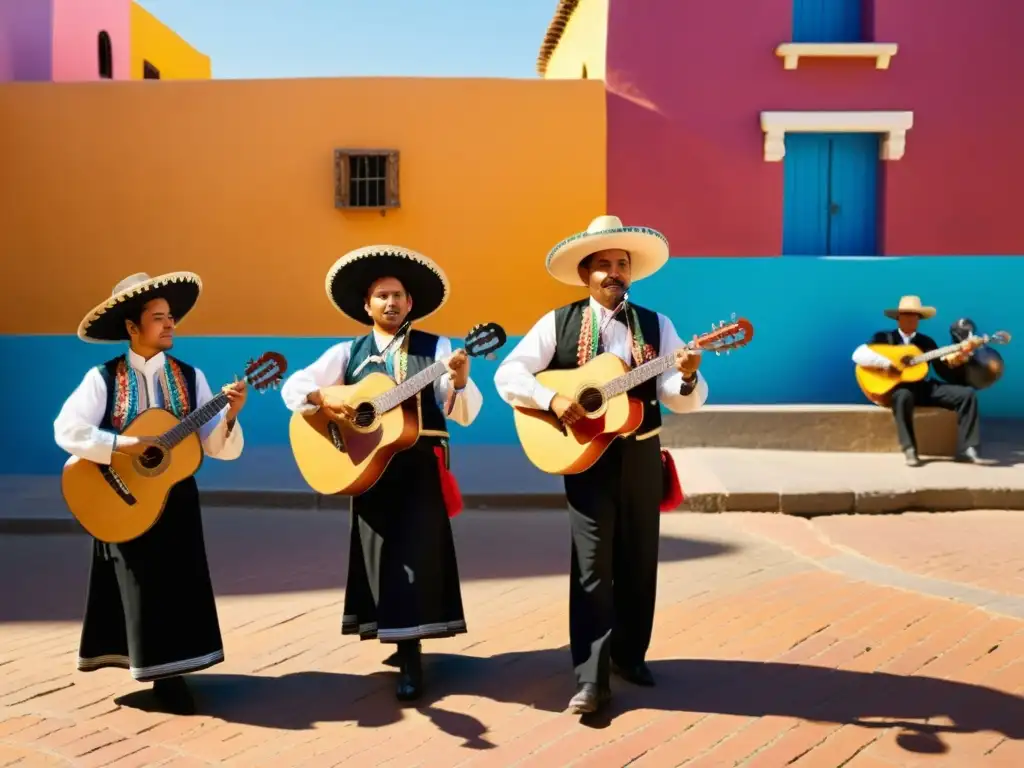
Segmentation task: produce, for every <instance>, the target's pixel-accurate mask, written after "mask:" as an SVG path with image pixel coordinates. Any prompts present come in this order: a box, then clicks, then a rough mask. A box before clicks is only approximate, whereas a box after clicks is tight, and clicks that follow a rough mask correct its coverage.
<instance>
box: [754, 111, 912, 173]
mask: <svg viewBox="0 0 1024 768" xmlns="http://www.w3.org/2000/svg"><path fill="white" fill-rule="evenodd" d="M913 125H914V113H913V112H762V113H761V130H762V131H764V159H765V162H768V163H777V162H779V161H780V160H782V158H784V157H785V156H786V134H787V133H881V134H883V138H882V142H881V144H882V146H881V152H880V157H881V158H882V159H883V160H899V159H900V158H902V157H903V153H904V151H905V150H906V143H907V131H908V130H910V128H911V127H912V126H913Z"/></svg>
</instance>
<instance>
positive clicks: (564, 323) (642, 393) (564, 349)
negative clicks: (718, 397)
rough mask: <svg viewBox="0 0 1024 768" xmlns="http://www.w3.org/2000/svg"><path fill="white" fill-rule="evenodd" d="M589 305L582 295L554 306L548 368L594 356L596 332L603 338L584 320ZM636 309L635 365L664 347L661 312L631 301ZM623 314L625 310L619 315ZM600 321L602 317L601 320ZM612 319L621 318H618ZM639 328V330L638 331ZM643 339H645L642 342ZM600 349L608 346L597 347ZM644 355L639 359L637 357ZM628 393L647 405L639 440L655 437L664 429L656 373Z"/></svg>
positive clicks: (630, 307) (574, 365)
mask: <svg viewBox="0 0 1024 768" xmlns="http://www.w3.org/2000/svg"><path fill="white" fill-rule="evenodd" d="M589 307H590V299H589V298H586V299H582V300H580V301H575V302H573V303H572V304H567V305H566V306H564V307H560V308H558V309H556V310H555V339H556V344H555V354H554V357H552V359H551V364H550V365H549V366H548V368H549V369H559V370H561V369H566V368H578V367H579V366H580V365H581V364H583V363H586V362H588V361H589V360H590V359H592V357H593V352H594V350H593V344H592V340H593V336H592V334H594V335H597V337H598V339H599V338H600V336H599V333H598V330H597V329H595V328H594V327H593V326H589V325H588V326H585V325H584V320H587V319H589V318H590V317H591V314H592V313H590V312H587V309H588V308H589ZM628 310H631V311H632V312H633V313H635V314H632V315H631V316H630V318H629V320H630V324H631V326H632V325H634V318H635V320H636V321H637V322H636V323H635V324H636V325H639V328H636V327H633V328H632V331H633V343H632V345H631V346H632V348H633V352H634V360H633V367H634V368H635V367H636V366H637V364H638V362H640V363H643V362H647V361H648V360H653V359H654V358H655V357H657V353H658V349H659V348H660V347H661V325H660V324H659V323H658V314H657V313H656V312H652V311H651V310H649V309H644V308H643V307H638V306H636V305H633V304H630V305H628V307H627V310H624V311H628ZM619 316H620V317H621V316H622V313H620V315H619ZM599 322H600V321H599ZM610 322H613V323H617V322H620V321H619V320H618V319H614V320H611V321H610ZM638 331H639V333H638ZM640 342H642V343H640ZM597 351H598V353H601V352H604V351H606V350H604V349H602V348H600V346H599V347H598V350H597ZM638 356H639V357H641V358H642V359H640V360H639V361H638V360H637V359H636V357H638ZM628 395H629V396H630V397H633V398H636V399H637V400H639V401H640V402H641V403H643V406H644V418H643V421H642V422H641V424H640V428H639V429H637V431H636V436H637V439H638V440H643V439H644V438H647V437H653V436H654V435H656V434H657V433H658V432H659V431H660V429H661V405H660V404H659V402H658V379H657V377H655V378H653V379H649V380H648V381H645V382H644V383H643V384H641V385H639V386H637V387H633V389H631V390H629V392H628Z"/></svg>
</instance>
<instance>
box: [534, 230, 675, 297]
mask: <svg viewBox="0 0 1024 768" xmlns="http://www.w3.org/2000/svg"><path fill="white" fill-rule="evenodd" d="M609 248H619V249H621V250H623V251H627V252H628V253H629V261H630V275H631V279H632V281H633V282H634V283H635V282H636V281H637V280H643V279H644V278H645V277H650V276H651V275H653V274H654V273H655V272H657V271H658V270H659V269H661V268H662V267H663V266H665V262H667V261H668V240H667V239H666V238H665V236H664V235H663V234H661V232H658V231H657V230H654V229H651V228H650V227H624V226H622V220H621V219H619V217H618V216H598V217H597V218H596V219H594V220H593V221H592V222H590V226H589V227H587V230H586V232H579V233H577V234H575V235H573V236H572V237H567V238H566V239H565V240H563V241H562V242H560V243H559V244H558V245H556V246H555V247H554V248H552V249H551V252H550V253H548V258H547V263H546V266H547V269H548V272H550V273H551V276H552V277H554V278H555V279H556V280H558V281H560V282H563V283H566V284H568V285H585V283H584V282H583V281H582V280H581V279H580V275H579V266H580V262H581V261H583V260H584V259H585V258H587V256H589V255H590V254H592V253H596V252H597V251H604V250H607V249H609Z"/></svg>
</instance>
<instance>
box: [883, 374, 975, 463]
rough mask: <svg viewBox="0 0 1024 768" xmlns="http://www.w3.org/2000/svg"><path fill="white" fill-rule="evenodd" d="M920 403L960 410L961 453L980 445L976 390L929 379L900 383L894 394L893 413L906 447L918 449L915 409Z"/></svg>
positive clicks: (957, 421)
mask: <svg viewBox="0 0 1024 768" xmlns="http://www.w3.org/2000/svg"><path fill="white" fill-rule="evenodd" d="M917 406H924V407H935V408H945V409H946V410H947V411H956V423H957V452H958V453H959V452H962V451H964V450H966V449H967V448H977V447H978V445H979V444H980V442H981V428H980V426H979V424H978V420H979V416H978V397H977V395H976V394H975V392H974V390H973V389H971V388H970V387H960V386H957V385H955V384H944V383H942V382H939V381H935V380H934V379H925V380H924V381H916V382H913V383H912V384H900V386H898V387H897V388H896V389H895V390H893V393H892V413H893V417H894V418H895V419H896V432H897V434H898V435H899V441H900V447H901V448H903V450H907V449H908V448H914V449H916V448H917V441H916V440H915V438H914V408H915V407H917Z"/></svg>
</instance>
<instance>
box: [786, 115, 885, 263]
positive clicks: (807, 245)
mask: <svg viewBox="0 0 1024 768" xmlns="http://www.w3.org/2000/svg"><path fill="white" fill-rule="evenodd" d="M878 151H879V147H878V134H873V133H847V134H830V133H791V134H788V135H787V136H786V156H785V160H784V174H783V175H784V184H783V222H782V253H783V254H784V255H787V256H871V255H874V254H875V253H877V247H878V246H877V240H878V213H877V210H878Z"/></svg>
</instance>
